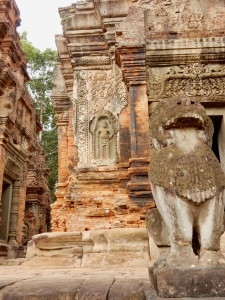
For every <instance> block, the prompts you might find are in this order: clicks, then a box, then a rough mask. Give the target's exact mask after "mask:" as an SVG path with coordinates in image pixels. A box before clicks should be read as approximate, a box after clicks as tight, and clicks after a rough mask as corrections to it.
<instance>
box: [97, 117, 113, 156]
mask: <svg viewBox="0 0 225 300" xmlns="http://www.w3.org/2000/svg"><path fill="white" fill-rule="evenodd" d="M113 134H114V133H113V129H112V126H111V124H109V122H108V121H107V120H105V119H103V120H102V122H101V123H100V122H99V126H98V130H97V132H96V135H97V140H98V158H99V159H109V158H110V154H109V150H110V145H109V143H110V139H111V138H112V137H113Z"/></svg>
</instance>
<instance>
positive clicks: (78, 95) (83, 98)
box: [73, 71, 89, 167]
mask: <svg viewBox="0 0 225 300" xmlns="http://www.w3.org/2000/svg"><path fill="white" fill-rule="evenodd" d="M87 76H88V72H87V71H75V73H74V79H75V86H74V98H73V105H74V115H75V116H74V127H75V144H76V145H77V146H78V156H79V163H78V166H79V167H86V166H87V165H88V162H89V151H88V149H89V103H88V99H87V94H88V90H87V78H88V77H87Z"/></svg>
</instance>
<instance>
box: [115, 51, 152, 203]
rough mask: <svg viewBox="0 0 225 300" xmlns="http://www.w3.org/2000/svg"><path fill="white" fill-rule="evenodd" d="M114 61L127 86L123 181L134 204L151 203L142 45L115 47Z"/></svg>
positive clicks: (146, 100)
mask: <svg viewBox="0 0 225 300" xmlns="http://www.w3.org/2000/svg"><path fill="white" fill-rule="evenodd" d="M130 58H132V60H131V59H130ZM116 61H117V64H118V65H119V66H120V67H121V69H122V71H123V77H124V81H125V83H126V85H127V86H128V89H129V108H130V124H129V125H130V149H131V153H130V159H129V163H130V168H129V170H128V171H129V174H130V181H129V182H128V184H127V188H128V192H129V196H130V198H131V200H132V202H133V203H135V204H136V205H138V206H143V205H145V204H148V205H150V206H151V205H152V206H153V207H154V201H153V198H152V194H151V191H150V185H149V180H148V166H149V161H150V160H149V150H150V147H149V128H148V98H147V92H146V67H145V48H144V47H134V48H132V47H131V48H129V47H118V48H117V49H116Z"/></svg>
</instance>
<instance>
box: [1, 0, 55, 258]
mask: <svg viewBox="0 0 225 300" xmlns="http://www.w3.org/2000/svg"><path fill="white" fill-rule="evenodd" d="M19 24H20V13H19V9H18V7H17V5H16V3H15V1H14V0H7V1H3V0H1V1H0V45H1V47H0V199H1V200H0V260H2V259H3V258H6V257H8V258H16V257H24V254H25V250H26V245H27V242H28V241H29V240H30V239H31V238H32V236H33V235H34V234H38V233H42V232H46V231H48V230H49V228H48V227H49V225H50V193H49V189H48V186H47V179H48V175H49V170H48V168H47V166H46V164H45V155H44V151H43V148H42V146H41V145H40V142H39V141H38V132H39V131H41V130H42V127H41V124H40V122H39V120H38V117H37V113H36V110H35V108H34V103H33V100H32V98H31V96H30V95H29V93H28V91H27V89H26V87H25V83H26V81H28V80H29V75H28V73H27V71H26V57H25V54H24V52H23V51H22V48H21V44H20V40H19V35H18V33H17V31H16V28H17V26H19Z"/></svg>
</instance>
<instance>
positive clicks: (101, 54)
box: [0, 0, 225, 298]
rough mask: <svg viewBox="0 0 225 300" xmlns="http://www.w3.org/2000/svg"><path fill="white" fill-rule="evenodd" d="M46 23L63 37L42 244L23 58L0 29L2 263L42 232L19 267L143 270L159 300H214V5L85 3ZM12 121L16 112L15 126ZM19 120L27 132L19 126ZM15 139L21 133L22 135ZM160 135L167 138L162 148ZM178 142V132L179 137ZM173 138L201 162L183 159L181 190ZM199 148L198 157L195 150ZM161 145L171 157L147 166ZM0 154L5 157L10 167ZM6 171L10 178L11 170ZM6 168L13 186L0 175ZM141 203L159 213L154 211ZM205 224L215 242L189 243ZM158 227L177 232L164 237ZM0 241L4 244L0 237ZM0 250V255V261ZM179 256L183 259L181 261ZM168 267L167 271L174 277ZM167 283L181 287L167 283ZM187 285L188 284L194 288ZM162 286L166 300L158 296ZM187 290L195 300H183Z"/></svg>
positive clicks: (219, 25) (221, 40)
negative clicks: (54, 176)
mask: <svg viewBox="0 0 225 300" xmlns="http://www.w3.org/2000/svg"><path fill="white" fill-rule="evenodd" d="M0 3H3V1H0ZM4 3H5V2H4ZM4 5H5V4H4ZM4 5H3V4H2V7H4V8H5V9H6V10H7V9H11V8H12V9H13V12H16V11H17V10H16V6H15V4H14V2H13V1H12V0H11V1H8V5H6V6H4ZM2 11H3V10H2ZM59 13H60V17H61V23H62V27H63V34H61V35H57V36H56V45H57V48H58V53H59V63H58V64H57V67H56V73H55V79H54V88H53V91H52V95H51V98H52V101H53V103H54V106H55V111H56V122H57V126H58V141H59V170H58V172H59V179H58V184H57V187H56V198H57V201H56V202H55V203H54V204H52V205H51V223H52V231H53V232H52V233H42V232H44V231H46V230H42V229H44V227H43V226H46V225H44V224H46V220H47V219H48V213H49V211H48V199H49V198H48V190H47V187H46V178H47V175H48V170H47V169H46V167H45V165H44V154H43V151H42V148H41V147H40V145H39V144H38V142H37V140H36V131H35V130H34V126H36V127H35V128H38V130H39V128H40V125H39V123H38V122H37V121H36V120H37V119H36V114H35V110H34V108H33V106H32V101H31V99H30V98H29V95H28V94H27V93H26V92H23V91H24V88H23V84H24V81H25V80H27V79H28V76H27V74H26V71H25V64H24V60H22V61H23V62H22V61H21V60H18V59H19V58H18V57H23V54H20V55H19V54H17V55H13V54H14V52H7V51H8V50H7V49H8V48H7V47H8V45H9V44H8V43H9V41H10V38H11V37H12V32H13V33H15V27H16V25H17V23H16V22H18V19H16V20H17V21H15V23H12V22H14V21H12V20H10V21H9V23H10V24H11V27H10V28H9V29H10V30H11V31H10V30H9V29H8V30H9V31H7V30H6V29H7V28H8V26H9V23H8V21H7V19H6V21H4V22H5V23H4V22H2V24H3V25H2V27H1V28H2V32H3V33H2V36H3V37H2V45H3V46H2V49H3V50H4V51H3V50H1V51H3V54H2V61H3V63H5V68H6V69H4V68H2V71H1V72H2V74H3V75H2V76H3V78H5V77H4V76H6V75H5V74H7V77H6V79H4V80H5V81H4V80H3V83H4V84H5V85H3V87H4V93H3V95H2V97H6V98H4V99H5V100H4V101H3V102H1V104H0V105H3V106H4V108H3V110H1V112H2V113H3V112H4V113H5V112H6V113H8V115H7V117H5V115H3V117H2V120H3V121H4V122H5V123H4V122H3V121H2V123H0V124H3V125H2V126H3V128H4V130H2V131H0V132H2V140H3V141H4V144H3V145H1V144H0V145H1V147H2V148H0V149H3V150H1V152H0V154H1V159H2V161H5V162H6V163H5V169H4V170H3V172H2V175H0V176H2V178H3V179H2V182H3V195H5V196H4V197H2V199H3V200H2V203H6V204H7V205H6V204H2V210H3V209H4V210H5V209H6V210H7V209H8V211H9V201H5V202H4V199H9V193H10V192H8V190H7V188H8V187H10V188H11V191H12V195H15V196H13V197H12V205H13V206H12V209H11V214H10V213H8V215H9V216H10V217H8V219H7V221H4V222H5V223H2V224H6V225H4V226H2V225H1V226H2V227H0V228H3V229H5V232H8V233H7V234H8V235H7V236H9V237H10V239H9V250H10V251H8V253H12V252H13V251H12V250H13V249H15V248H13V246H14V245H17V251H18V246H19V245H23V239H26V240H27V239H31V235H33V234H34V233H42V234H39V235H34V236H33V238H32V240H31V241H30V242H29V244H28V252H27V261H26V263H25V264H26V265H27V266H37V265H40V264H43V265H47V266H49V265H55V264H57V263H58V264H61V265H63V266H70V267H71V266H73V267H99V266H100V267H105V266H107V267H108V266H112V265H113V266H122V267H133V266H142V267H148V266H149V263H151V266H152V267H151V269H150V278H151V285H152V286H153V287H154V288H155V289H156V291H157V293H158V295H159V296H162V297H173V298H175V297H193V295H194V296H196V297H198V296H200V295H201V296H202V297H209V296H223V297H224V296H225V289H224V286H225V285H223V286H222V287H221V288H220V287H218V285H217V282H218V281H215V280H214V279H215V278H220V279H221V282H225V277H224V274H225V273H224V263H225V262H224V257H223V256H222V254H221V255H220V254H218V253H210V251H211V252H217V251H218V249H219V247H220V245H221V246H222V247H221V251H222V252H223V253H224V252H225V247H224V244H225V243H224V242H223V241H224V240H221V243H220V240H219V239H220V235H221V234H222V231H223V228H222V227H223V226H222V225H223V220H222V219H223V212H224V198H223V193H224V185H225V184H224V171H225V155H224V153H225V151H224V150H225V142H224V138H223V137H224V134H225V123H224V115H225V64H224V61H225V21H224V20H225V3H224V1H221V0H215V1H210V0H198V1H196V0H182V1H181V0H95V1H94V0H86V1H82V2H81V1H79V2H77V3H74V4H72V5H71V6H69V7H64V8H60V9H59ZM17 15H18V12H17V14H16V16H17ZM7 16H8V15H7ZM15 18H16V17H15ZM3 19H4V18H3ZM12 24H14V25H13V26H12ZM3 29H4V30H5V31H4V30H3ZM13 30H14V31H13ZM4 32H5V33H4ZM7 32H8V33H7ZM15 34H16V33H15ZM16 37H17V35H16ZM4 40H7V43H4ZM16 42H17V44H16V45H15V43H16ZM11 43H12V44H11V45H12V47H10V51H12V49H14V50H13V51H19V50H18V49H20V46H19V45H20V44H19V41H18V38H16V39H15V37H14V38H13V42H12V41H11ZM13 45H14V48H13ZM15 49H16V50H15ZM15 53H18V52H15ZM21 53H22V52H21ZM3 58H4V59H3ZM12 66H13V71H14V70H16V71H14V73H13V76H14V77H13V76H12V75H8V74H11V73H10V70H11V69H10V68H12ZM3 70H9V71H8V73H7V72H5V71H4V72H3ZM21 82H22V83H21ZM6 83H7V84H6ZM13 91H14V92H13ZM11 95H12V96H11ZM173 101H175V102H173ZM17 103H18V104H17ZM158 103H160V105H161V104H162V106H160V105H159V106H157V104H158ZM174 103H175V104H174ZM183 104H184V106H191V107H192V108H193V111H191V113H190V112H188V113H187V111H185V113H186V114H185V118H184V114H183V112H180V111H178V114H177V115H176V117H173V114H172V109H173V105H175V106H176V107H177V105H180V106H182V105H183ZM200 104H201V105H200ZM17 105H18V106H17ZM17 107H18V108H17ZM174 109H175V108H174ZM16 110H18V111H20V110H21V111H22V112H21V113H20V114H19V116H20V118H19V117H18V118H17V119H16V120H15V112H16ZM175 110H176V109H175ZM198 110H199V111H202V113H199V111H198ZM203 111H204V112H203ZM27 115H29V116H30V118H28V117H27ZM158 115H159V116H160V115H162V119H161V118H160V117H158ZM203 115H204V116H203ZM23 116H26V118H25V117H24V118H23ZM149 117H150V120H151V121H150V125H151V126H150V127H149ZM154 117H155V121H154ZM169 117H170V118H169ZM167 119H168V120H167ZM25 120H26V122H27V121H29V120H30V122H31V123H30V125H29V126H27V125H26V122H25ZM152 120H153V121H152ZM161 121H162V122H164V123H162V124H163V125H162V124H161V123H160V122H161ZM31 124H33V125H32V126H33V127H32V126H31ZM157 124H159V125H157ZM160 124H161V125H160ZM212 124H213V125H214V134H213V137H212ZM154 125H155V126H156V127H155V129H153V128H154ZM189 127H190V128H191V129H190V128H189ZM28 128H29V129H30V128H33V131H32V134H31V135H29V131H28ZM182 128H184V131H183V132H182V134H181V133H180V131H182ZM189 129H190V130H189ZM10 130H11V131H10ZM166 130H169V131H171V132H172V131H175V133H171V132H170V135H167V133H168V132H167V133H165V131H166ZM179 130H180V131H179ZM184 132H185V134H184ZM186 132H188V133H191V135H190V136H191V138H190V137H189V136H188V134H186ZM196 132H198V133H196ZM183 137H185V139H187V140H188V139H189V141H191V143H190V145H188V147H189V148H190V149H192V148H193V149H197V148H195V147H196V145H197V144H198V142H199V141H201V146H199V148H198V149H203V150H204V151H203V150H202V155H201V152H196V153H197V154H198V157H197V158H193V159H192V157H191V155H190V161H191V163H192V166H193V177H192V170H191V169H190V166H186V165H187V161H188V159H187V157H185V158H184V159H183V157H182V155H180V148H182V147H183V148H185V147H187V146H183V140H182V138H183ZM192 138H193V139H192ZM211 138H212V150H211V149H210V148H206V146H207V147H209V144H210V143H211ZM5 141H6V142H5ZM174 141H175V142H176V143H177V144H178V146H177V144H176V143H174ZM192 142H193V145H192ZM173 144H175V147H174V148H173V151H172V150H171V151H170V152H168V153H167V152H166V151H167V149H166V150H165V153H166V154H165V155H164V153H163V152H162V153H161V154H162V159H161V157H160V155H161V154H160V155H159V156H157V154H156V153H155V152H154V150H159V149H160V150H161V148H163V147H164V146H165V145H166V146H171V145H173ZM192 146H193V147H192ZM176 147H177V148H176ZM191 147H192V148H191ZM150 148H151V149H150ZM178 148H179V149H178ZM12 149H14V150H12ZM185 149H186V148H185ZM193 149H192V150H191V151H192V152H193ZM13 151H14V152H13ZM185 151H186V150H185ZM212 152H214V154H212ZM7 153H9V154H8V155H12V153H13V158H14V159H11V161H12V163H11V161H10V167H8V161H9V160H8V158H7V157H8V156H7ZM23 153H25V154H24V155H23ZM177 153H178V154H179V155H180V156H179V155H178V154H177ZM186 154H187V153H185V155H186ZM188 154H189V152H188ZM192 154H193V153H192ZM206 154H207V155H206ZM166 155H167V156H166ZM173 155H174V156H173ZM176 155H177V156H176ZM5 157H6V158H5ZM17 157H19V158H18V159H15V158H17ZM37 157H38V159H37ZM174 157H175V158H176V157H178V158H179V159H181V165H179V164H176V167H175V170H176V172H177V173H176V174H175V175H176V176H175V175H174V173H173V168H172V167H173V165H172V167H171V166H170V165H169V164H170V163H171V161H172V160H173V158H174ZM215 157H216V158H217V159H218V160H219V162H220V165H221V167H220V166H219V163H218V162H217V160H216V158H215ZM165 158H166V159H165ZM188 158H189V157H188ZM206 158H207V159H209V163H208V164H207V163H206V160H205V159H206ZM203 161H204V163H203ZM18 162H19V163H20V165H18ZM196 162H197V163H196ZM13 163H14V164H15V166H17V168H16V167H15V168H14V167H12V166H14V165H12V164H13ZM149 163H150V169H149ZM171 164H172V163H171ZM185 164H186V165H185ZM199 165H201V167H202V168H201V169H200V170H199V168H198V169H197V167H199ZM215 166H216V167H215ZM181 167H182V168H181ZM180 168H181V169H180ZM14 169H16V170H19V174H17V175H16V174H12V170H14ZM148 171H149V174H148ZM10 172H11V173H10ZM13 172H14V171H13ZM204 172H205V173H204ZM167 173H168V174H167ZM201 173H204V176H203V175H202V174H201ZM171 174H172V175H171ZM167 175H168V176H167ZM3 176H4V177H3ZM185 176H186V177H185ZM178 177H179V178H178ZM40 178H42V181H40ZM185 178H186V179H187V180H186V179H185ZM193 178H195V179H196V178H197V179H196V180H194V181H193ZM0 180H1V177H0ZM0 182H1V181H0ZM150 182H151V186H152V189H151V187H150ZM171 183H172V188H171ZM210 184H211V185H210ZM190 186H191V188H190ZM199 186H200V188H199ZM208 186H209V188H208ZM206 187H207V188H206ZM160 193H161V195H163V197H160ZM163 193H165V194H163ZM25 194H26V197H25ZM153 194H154V198H155V200H156V204H157V207H158V208H159V210H157V209H155V207H156V205H155V201H154V198H153ZM7 195H8V196H7ZM165 195H166V196H168V195H169V196H168V197H170V198H169V199H170V200H171V199H172V200H171V202H173V200H174V199H175V197H178V198H179V197H180V199H177V198H176V201H177V203H179V205H180V203H185V205H183V206H182V205H181V206H182V209H183V210H182V209H180V210H179V209H177V207H176V208H175V205H174V203H172V204H171V207H172V209H171V211H170V216H169V217H171V216H172V217H171V220H172V221H171V220H169V221H168V219H169V217H168V215H169V214H168V215H167V214H164V213H162V212H163V209H165V205H164V207H163V205H162V208H160V203H161V199H162V198H163V199H164V200H165V201H164V202H165V203H166V202H167V201H168V197H166V196H165ZM7 197H8V198H7ZM189 198H190V199H189ZM212 198H213V199H214V200H215V199H219V200H218V203H220V207H217V210H215V211H216V212H217V213H218V216H219V217H218V218H216V215H215V214H212V210H210V209H208V207H207V209H205V211H207V213H205V214H204V216H203V221H202V219H201V216H200V215H201V213H200V212H199V210H200V209H196V207H200V205H202V203H206V206H207V205H209V206H210V203H213V201H211V200H212ZM25 199H26V200H25ZM178 200H179V201H178ZM189 200H191V201H192V202H191V203H192V204H193V203H194V204H193V206H194V208H193V207H192V205H189V204H190V203H189V202H188V201H189ZM180 201H183V202H180ZM207 201H210V202H207ZM216 201H217V200H216ZM216 201H214V202H216ZM201 202H202V203H201ZM187 203H188V204H187ZM216 203H217V202H216ZM184 206H185V207H187V206H188V210H187V211H188V213H187V211H185V217H187V216H188V217H189V216H190V215H191V214H193V215H192V217H193V220H194V219H195V220H197V221H199V219H201V221H199V224H197V225H199V226H196V224H195V223H194V221H193V222H183V223H182V222H179V221H178V220H182V221H184V220H183V219H182V216H183V215H182V212H183V211H184V208H183V207H184ZM5 207H6V208H5ZM17 207H18V208H17ZM173 209H175V210H173ZM165 210H166V209H165ZM203 210H204V209H203ZM17 211H18V213H17ZM42 211H43V214H42V213H41V212H42ZM174 211H175V212H176V213H174ZM177 211H178V213H177ZM190 211H191V212H190ZM195 211H197V212H196V213H195ZM159 212H160V213H161V215H160V214H159ZM193 212H194V213H193ZM146 213H147V226H148V231H147V230H146V221H145V218H146ZM167 213H168V212H167ZM189 213H190V214H189ZM4 215H5V214H4ZM15 215H16V217H15ZM174 215H176V217H178V220H177V219H176V218H173V217H174ZM211 215H213V218H214V220H215V219H216V222H214V223H213V226H214V225H215V227H216V229H215V228H214V227H213V226H211V227H210V228H208V227H207V226H208V225H207V226H206V229H207V230H205V229H204V230H205V231H204V230H203V231H204V233H206V231H207V234H206V238H205V240H204V239H203V238H202V236H204V235H201V236H200V239H198V237H197V235H198V234H199V233H200V234H201V230H202V229H201V228H202V227H204V226H202V225H204V221H205V220H206V219H207V218H208V216H211ZM40 216H42V217H40ZM188 217H187V218H186V219H188ZM184 219H185V218H184ZM186 219H185V220H186ZM174 220H175V221H174ZM189 221H190V220H189ZM197 221H196V222H197ZM24 222H25V223H24ZM35 222H36V223H35ZM171 223H172V225H171ZM206 223H207V222H206ZM209 223H210V222H209ZM7 224H8V225H7ZM9 224H10V225H9ZM24 224H25V225H24ZM37 224H38V225H37ZM42 224H43V225H42ZM174 224H175V226H174ZM180 224H182V225H180ZM187 224H188V226H187V228H186V227H185V226H186V225H187ZM207 224H208V223H207ZM170 225H171V227H170ZM176 225H178V226H176ZM217 225H218V226H217ZM7 226H8V227H7ZM32 226H33V227H32ZM172 226H173V228H174V227H176V228H177V232H178V233H179V235H178V236H176V234H175V233H176V232H175V231H173V230H172V229H171V228H172ZM182 226H183V227H182ZM7 228H9V229H7ZM37 228H38V230H37ZM6 229H7V230H8V231H7V230H6ZM168 229H169V230H168ZM170 229H171V230H170ZM186 229H188V233H187V232H185V230H186ZM208 229H209V230H208ZM32 230H33V231H32ZM35 230H36V231H35ZM174 232H175V233H174ZM210 232H211V233H212V234H211V235H210V234H209V233H210ZM25 233H26V234H25ZM15 237H16V238H15ZM214 237H216V238H215V240H213V239H214ZM11 239H12V240H13V241H12V242H11ZM207 239H208V240H207ZM212 240H213V241H212ZM4 241H5V244H7V238H6V237H5V240H4ZM171 241H172V243H171ZM208 241H210V242H212V243H211V244H212V247H211V246H209V243H208V244H207V242H208ZM5 244H4V245H5ZM219 244H220V245H219ZM4 245H3V246H2V247H3V248H1V249H6V247H7V246H6V245H5V246H4ZM186 246H188V247H187V248H186V249H188V250H187V251H186V250H185V251H186V252H185V251H184V248H185V247H186ZM4 247H5V248H4ZM210 247H211V248H210ZM174 249H175V250H174ZM193 250H194V252H193ZM203 250H204V251H203ZM183 252H185V253H186V254H185V255H186V256H184V258H183V260H182V257H181V256H180V254H182V255H183ZM149 254H150V256H149ZM9 257H10V256H9ZM202 257H203V258H202ZM211 262H212V263H211ZM154 263H155V264H154ZM153 264H154V266H153ZM177 268H178V269H179V268H180V269H179V270H178V271H176V269H177ZM184 268H186V269H185V270H184ZM203 273H204V276H202V274H203ZM171 278H174V280H175V283H174V282H173V283H172V279H171ZM181 278H182V280H184V281H183V282H184V283H185V284H186V285H185V284H183V285H182V284H180V281H179V280H180V279H181ZM190 278H191V280H192V279H193V278H194V279H195V280H196V281H195V284H193V282H192V281H191V280H190ZM168 279H169V280H168ZM194 279H193V280H194ZM160 280H161V281H160ZM196 282H197V283H196ZM205 282H207V285H208V290H207V291H206V289H205V285H204V284H205ZM172 284H173V285H172ZM171 286H172V287H173V292H171V291H170V292H168V290H169V289H170V287H171ZM183 286H184V287H185V290H182V288H183ZM187 286H192V289H187V288H186V287H187ZM198 286H200V288H199V289H198ZM195 288H196V289H197V291H196V290H195V291H193V290H194V289H195Z"/></svg>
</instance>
